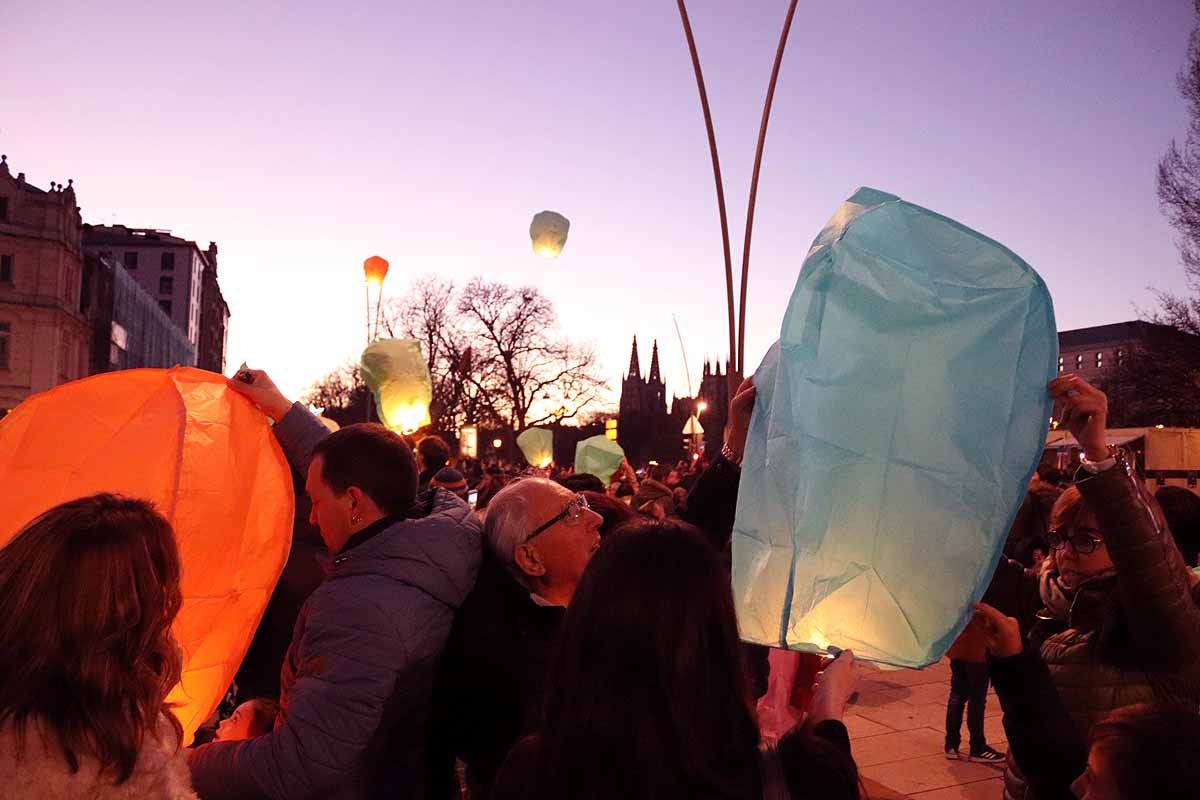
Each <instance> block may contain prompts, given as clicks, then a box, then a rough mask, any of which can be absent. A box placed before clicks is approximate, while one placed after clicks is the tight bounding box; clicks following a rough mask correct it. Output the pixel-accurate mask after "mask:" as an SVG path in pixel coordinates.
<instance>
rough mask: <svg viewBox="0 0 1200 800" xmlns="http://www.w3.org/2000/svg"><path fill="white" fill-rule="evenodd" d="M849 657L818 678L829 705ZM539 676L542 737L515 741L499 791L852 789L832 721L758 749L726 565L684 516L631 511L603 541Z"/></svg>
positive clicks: (608, 794)
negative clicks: (543, 679) (672, 518)
mask: <svg viewBox="0 0 1200 800" xmlns="http://www.w3.org/2000/svg"><path fill="white" fill-rule="evenodd" d="M843 659H844V660H843ZM843 659H838V662H840V663H837V666H835V667H833V668H832V669H831V670H829V671H830V672H831V673H834V676H835V677H834V679H832V680H830V681H829V682H827V684H826V689H825V694H826V695H836V698H834V699H833V700H832V702H830V700H829V698H827V697H823V698H822V702H821V704H820V705H821V707H822V708H832V707H836V709H837V710H836V711H835V712H834V713H832V714H830V715H829V716H839V715H840V709H841V706H842V705H844V701H845V698H846V696H848V694H849V693H850V692H851V691H852V690H853V679H852V677H851V676H852V674H853V656H851V655H849V654H847V655H846V656H844V657H843ZM835 663H836V662H835ZM547 685H548V687H549V688H548V690H547V696H546V702H545V713H544V718H543V722H542V728H541V731H540V734H539V735H537V736H532V737H527V738H526V739H523V740H521V742H519V743H518V744H517V746H516V747H515V748H514V749H513V752H512V753H511V754H510V755H509V758H508V760H507V761H506V762H505V765H504V767H503V769H502V770H501V773H500V775H499V776H498V778H497V781H496V785H495V787H494V789H493V794H492V797H493V798H497V799H498V800H503V799H505V798H537V800H549V799H550V798H555V799H557V798H579V800H593V799H594V800H601V799H604V800H609V799H610V798H611V799H613V800H616V799H617V798H619V800H642V799H643V798H645V799H646V800H649V799H650V798H655V800H660V799H666V798H761V797H764V796H778V797H789V796H790V797H794V798H799V797H821V798H831V799H832V800H837V798H841V797H846V798H851V797H857V796H858V791H857V771H856V770H855V768H854V763H853V759H852V758H851V757H850V754H849V741H848V739H847V738H846V737H845V728H844V726H842V725H841V723H840V722H832V721H826V722H817V721H814V722H817V724H816V726H815V728H812V727H809V728H805V729H802V730H798V731H796V732H795V733H793V734H790V735H789V737H790V738H789V737H785V740H784V742H781V743H780V747H779V752H778V753H775V752H770V753H763V752H761V751H760V748H759V732H758V725H757V723H756V720H755V716H754V711H753V700H752V698H751V694H750V691H749V688H748V684H747V680H746V675H745V670H744V666H743V660H742V655H741V651H740V649H739V647H738V632H737V622H736V619H735V617H734V611H733V597H732V594H731V590H730V584H729V576H728V573H727V572H726V571H725V570H724V569H723V567H722V566H721V563H720V560H719V558H718V556H717V553H716V551H715V550H714V549H713V548H712V546H711V545H710V544H709V543H708V542H707V540H705V539H704V537H703V535H702V534H700V533H699V531H697V530H696V529H695V528H693V527H691V526H690V525H687V524H685V523H679V522H653V521H648V520H646V521H635V522H631V523H627V524H625V525H623V526H622V527H621V528H619V529H618V530H617V531H615V532H614V533H613V534H612V535H611V536H610V537H608V538H607V539H605V541H604V543H603V544H602V546H601V547H600V550H599V551H598V552H597V553H596V555H595V556H594V557H593V558H592V561H591V562H590V564H589V565H588V568H587V570H586V572H585V573H584V576H583V580H582V581H581V583H580V585H579V588H578V589H577V591H576V593H575V596H574V598H573V600H572V602H571V605H570V607H569V609H568V611H567V616H566V619H565V621H564V624H563V632H562V639H561V643H560V646H559V650H558V653H557V656H556V659H555V662H554V665H553V667H552V669H551V673H550V676H549V678H548V680H547ZM822 725H824V726H826V729H825V730H824V731H822V730H821V726H822ZM830 727H832V728H833V730H832V731H830V730H829V728H830ZM836 728H840V729H841V730H840V731H837V730H836ZM780 756H782V758H781V757H780ZM806 771H807V772H808V773H809V774H801V773H804V772H806ZM789 790H790V791H789Z"/></svg>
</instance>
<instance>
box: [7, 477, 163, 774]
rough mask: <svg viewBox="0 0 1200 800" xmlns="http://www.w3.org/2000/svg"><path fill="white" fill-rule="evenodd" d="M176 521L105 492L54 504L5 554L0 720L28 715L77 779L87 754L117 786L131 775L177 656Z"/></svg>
mask: <svg viewBox="0 0 1200 800" xmlns="http://www.w3.org/2000/svg"><path fill="white" fill-rule="evenodd" d="M179 576H180V565H179V550H178V548H177V547H176V544H175V534H174V532H173V531H172V530H171V525H170V523H168V522H167V521H166V520H165V519H163V517H162V515H161V514H159V513H158V512H157V511H155V510H154V506H153V505H151V504H150V503H148V502H146V501H144V500H134V499H130V498H124V497H118V496H116V495H111V494H97V495H92V496H90V497H83V498H80V499H78V500H72V501H70V502H67V503H63V504H61V505H58V506H55V507H54V508H52V509H50V510H49V511H47V512H46V513H44V514H42V515H41V516H40V517H38V518H37V519H35V520H33V521H32V522H30V523H29V524H28V525H26V526H25V527H24V528H23V529H22V530H21V531H20V532H19V533H18V534H17V535H16V537H15V538H14V539H13V540H12V541H10V542H9V543H8V544H7V545H5V546H4V548H3V549H2V550H0V675H2V676H3V680H0V724H4V723H7V722H9V721H11V722H12V723H13V724H14V725H15V730H16V733H17V738H18V742H21V741H23V737H24V735H25V726H26V724H27V723H28V722H29V720H30V719H33V720H35V721H36V723H38V724H40V725H41V726H42V727H43V729H44V730H45V731H46V732H47V733H49V735H50V737H51V738H52V739H53V740H56V741H57V744H58V746H59V748H60V749H61V750H62V754H63V757H64V758H65V759H66V762H67V765H68V766H69V767H70V769H71V772H76V771H77V770H78V769H79V757H80V756H81V755H86V756H91V757H93V758H95V759H96V760H97V761H98V762H99V763H100V768H101V770H102V771H111V772H112V773H113V774H114V775H115V777H116V783H118V784H121V783H124V782H125V780H126V779H128V778H129V776H130V775H131V774H132V773H133V768H134V764H135V763H136V762H137V758H138V753H139V751H140V750H141V748H142V742H143V740H144V739H145V737H146V735H147V734H149V735H151V736H153V735H155V732H156V730H157V728H158V725H159V724H160V718H164V719H166V721H167V722H168V723H169V724H170V725H171V726H172V727H173V728H174V730H175V733H176V735H177V736H178V738H179V739H182V738H183V729H182V727H181V726H180V725H179V722H178V720H176V719H175V716H174V715H173V714H171V712H170V710H169V708H168V707H167V704H166V697H167V694H168V692H170V691H171V689H172V688H173V687H174V686H175V684H176V683H178V681H179V675H180V670H181V656H180V651H179V648H178V647H177V646H176V644H175V639H174V638H173V637H172V636H171V623H172V622H173V621H174V620H175V616H176V615H177V614H178V613H179V608H180V606H181V605H182V604H183V597H182V595H181V593H180V589H179Z"/></svg>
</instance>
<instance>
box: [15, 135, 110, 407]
mask: <svg viewBox="0 0 1200 800" xmlns="http://www.w3.org/2000/svg"><path fill="white" fill-rule="evenodd" d="M80 228H81V220H80V216H79V208H78V207H77V206H76V198H75V189H74V188H73V186H72V182H71V181H68V182H67V185H66V186H65V187H64V186H62V185H61V184H57V183H51V184H50V188H49V189H48V190H46V189H39V188H38V187H36V186H34V185H33V184H31V183H29V182H28V181H26V179H25V173H23V172H22V173H18V174H17V176H16V177H13V175H12V173H11V171H10V169H9V166H8V159H7V157H5V156H0V416H3V415H4V414H6V413H8V411H9V410H11V409H12V408H14V407H15V406H16V405H17V404H18V403H20V402H21V401H22V400H24V399H25V398H26V397H28V396H29V395H31V394H36V393H38V392H43V391H46V390H47V389H51V388H53V387H54V386H57V385H59V384H61V383H66V382H67V381H72V380H75V379H77V378H81V377H83V376H84V375H86V374H87V360H88V340H89V330H88V326H87V321H86V320H85V318H84V316H83V314H82V313H81V312H80V307H79V297H80V285H81V283H82V278H83V253H82V251H81V249H80V241H79V233H80Z"/></svg>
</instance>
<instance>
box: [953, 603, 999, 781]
mask: <svg viewBox="0 0 1200 800" xmlns="http://www.w3.org/2000/svg"><path fill="white" fill-rule="evenodd" d="M946 655H948V656H949V657H950V699H949V700H948V701H947V703H946V758H948V759H951V760H958V759H962V758H963V755H962V753H961V752H960V750H959V748H960V747H961V745H962V718H963V709H964V707H965V708H966V711H967V732H968V733H969V735H970V737H971V740H970V745H971V749H970V751H969V752H968V754H967V756H966V759H965V760H967V761H979V762H982V763H985V764H986V763H991V764H1003V763H1004V754H1003V753H1001V752H999V751H997V750H994V749H992V748H991V747H989V746H988V743H987V739H986V738H985V737H984V734H983V709H984V706H985V705H986V704H987V691H988V666H987V631H986V629H985V628H984V625H983V624H982V623H981V622H980V621H979V619H978V618H977V617H972V618H971V622H970V624H969V625H967V627H966V628H964V629H963V632H962V633H961V634H959V636H958V638H957V639H955V640H954V644H952V645H951V646H950V651H949V652H948V653H947V654H946Z"/></svg>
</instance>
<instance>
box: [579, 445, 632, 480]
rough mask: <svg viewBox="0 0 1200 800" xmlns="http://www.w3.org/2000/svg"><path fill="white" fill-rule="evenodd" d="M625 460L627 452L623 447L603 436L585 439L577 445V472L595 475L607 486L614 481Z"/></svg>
mask: <svg viewBox="0 0 1200 800" xmlns="http://www.w3.org/2000/svg"><path fill="white" fill-rule="evenodd" d="M624 460H625V450H624V449H622V447H621V445H619V444H617V443H616V442H614V441H612V440H611V439H607V438H605V437H604V436H603V435H600V436H593V437H591V438H590V439H584V440H583V441H582V442H580V443H579V444H577V445H575V472H576V473H577V474H583V473H587V474H588V475H595V476H596V477H597V478H599V479H600V480H602V481H604V485H605V486H607V485H608V484H609V483H610V482H611V481H612V476H613V473H615V472H616V471H617V468H618V467H620V466H621V462H622V461H624Z"/></svg>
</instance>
